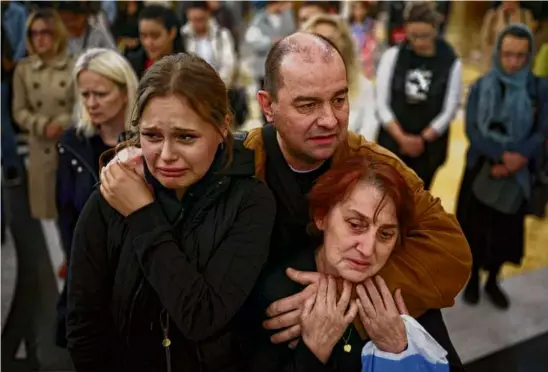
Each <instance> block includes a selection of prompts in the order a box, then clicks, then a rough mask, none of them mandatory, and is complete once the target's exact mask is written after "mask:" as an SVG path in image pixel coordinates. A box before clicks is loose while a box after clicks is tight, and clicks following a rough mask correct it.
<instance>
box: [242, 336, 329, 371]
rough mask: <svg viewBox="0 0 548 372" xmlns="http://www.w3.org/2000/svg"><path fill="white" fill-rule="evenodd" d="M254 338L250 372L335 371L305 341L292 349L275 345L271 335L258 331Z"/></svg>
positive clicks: (285, 344) (284, 345) (283, 345)
mask: <svg viewBox="0 0 548 372" xmlns="http://www.w3.org/2000/svg"><path fill="white" fill-rule="evenodd" d="M256 334H258V336H256V337H253V338H254V339H253V340H252V341H253V346H252V349H251V350H253V352H252V353H250V355H252V357H251V364H250V368H249V371H250V372H330V371H334V369H333V366H332V364H331V363H329V362H328V363H327V364H323V363H322V362H321V361H320V360H319V359H318V358H317V357H316V355H314V353H313V352H312V351H310V349H309V348H308V347H307V346H306V344H305V343H304V342H303V340H299V343H298V344H297V347H296V348H295V349H294V350H293V349H290V348H289V346H288V344H287V343H284V344H273V343H272V342H271V341H270V334H269V333H268V332H266V331H264V330H258V331H257V333H256Z"/></svg>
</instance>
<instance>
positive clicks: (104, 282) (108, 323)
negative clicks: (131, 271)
mask: <svg viewBox="0 0 548 372" xmlns="http://www.w3.org/2000/svg"><path fill="white" fill-rule="evenodd" d="M101 203H103V204H105V202H104V200H103V199H102V197H101V195H100V193H99V192H98V191H95V192H94V193H93V194H92V195H91V196H90V198H89V200H88V202H87V203H86V205H85V207H84V209H83V211H82V214H81V216H80V219H79V220H78V223H77V224H76V229H75V231H74V240H73V247H72V257H71V261H70V266H69V278H70V280H69V281H68V314H67V340H68V350H69V352H70V355H71V357H72V361H73V363H74V366H75V368H76V370H77V371H78V372H98V371H107V372H110V371H115V370H116V368H115V367H114V365H113V364H114V362H113V361H114V360H115V358H114V356H115V353H116V350H115V348H114V347H113V345H114V339H115V335H114V332H113V329H114V326H113V324H112V320H111V314H110V312H109V304H110V301H111V288H112V281H111V277H112V275H111V273H110V270H109V267H111V266H112V265H110V262H109V256H108V250H107V222H108V218H107V217H106V215H105V212H104V210H105V209H104V208H102V207H101Z"/></svg>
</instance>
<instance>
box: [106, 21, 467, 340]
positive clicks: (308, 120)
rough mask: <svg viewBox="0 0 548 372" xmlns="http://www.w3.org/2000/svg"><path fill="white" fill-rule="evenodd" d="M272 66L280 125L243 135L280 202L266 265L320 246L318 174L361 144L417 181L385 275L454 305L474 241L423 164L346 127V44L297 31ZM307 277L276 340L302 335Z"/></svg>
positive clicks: (274, 309) (268, 104) (271, 104)
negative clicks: (425, 179) (423, 173)
mask: <svg viewBox="0 0 548 372" xmlns="http://www.w3.org/2000/svg"><path fill="white" fill-rule="evenodd" d="M266 71H268V74H267V76H266V77H267V79H266V82H267V84H266V86H265V87H266V90H263V91H260V92H259V94H258V101H259V104H260V105H261V108H262V109H263V112H264V113H265V114H266V115H267V116H268V118H269V120H270V121H272V122H274V123H275V124H276V125H275V126H274V125H267V126H264V127H262V128H256V129H253V130H252V131H250V132H249V133H247V134H246V138H245V140H244V145H245V147H246V148H248V149H251V150H253V151H254V152H255V174H256V177H257V178H258V179H261V180H263V181H265V182H266V184H267V185H268V187H269V188H270V189H271V190H272V192H273V194H274V197H275V199H276V203H277V207H276V221H275V226H274V230H273V233H272V239H271V243H270V252H269V257H268V261H267V269H265V270H266V271H265V272H268V271H269V270H270V269H271V268H272V269H276V268H278V267H280V266H281V265H284V264H285V263H286V262H287V260H288V259H290V258H291V257H293V256H295V255H297V254H298V252H300V251H302V250H307V249H309V248H310V247H318V246H319V245H318V241H317V239H315V238H314V237H311V236H310V235H309V234H307V225H308V224H309V222H310V218H309V210H308V201H307V199H306V195H307V194H308V192H309V191H310V189H311V188H312V186H313V184H314V182H315V181H316V180H317V179H318V177H319V176H321V175H322V174H323V173H325V172H326V171H327V170H328V169H329V168H330V167H331V165H332V164H333V163H334V162H336V161H338V160H341V159H345V158H347V157H349V156H351V155H354V154H359V155H362V156H371V157H373V158H375V159H380V160H383V161H386V162H389V163H390V164H391V165H392V166H394V167H395V168H396V169H398V172H400V173H401V174H402V175H403V176H404V178H405V180H406V182H407V183H408V185H409V187H410V188H411V189H412V190H413V200H414V204H415V214H414V217H413V229H412V230H411V231H410V232H409V234H408V236H407V237H406V238H405V239H404V240H403V241H402V249H400V250H398V251H397V252H395V253H394V254H393V255H391V256H390V258H389V261H388V264H387V265H386V266H385V267H384V268H383V270H382V272H381V273H380V275H381V276H382V277H383V279H384V280H385V281H386V283H387V285H388V286H389V288H390V290H391V291H393V290H395V289H396V288H400V289H402V293H403V297H404V299H405V301H406V304H407V308H408V309H409V312H410V314H411V315H412V316H415V317H418V316H420V315H422V314H423V313H424V312H425V311H427V310H429V309H439V308H443V307H447V306H452V305H453V304H454V298H455V296H456V295H457V294H458V293H459V292H460V291H461V289H462V288H463V286H464V284H465V283H466V281H467V280H468V277H469V274H470V267H471V254H470V248H469V247H468V244H467V242H466V239H465V237H464V235H463V234H462V231H461V229H460V226H459V225H458V222H457V221H456V219H455V218H454V217H453V216H451V215H450V214H448V213H446V212H445V211H444V209H443V207H442V206H441V204H440V202H439V199H438V198H434V197H432V195H431V194H430V193H429V192H428V191H426V190H424V188H423V186H422V182H421V181H420V179H419V178H418V177H417V176H416V174H415V173H414V172H412V171H411V170H410V169H409V168H408V167H406V166H405V164H403V163H402V162H401V161H400V160H399V159H397V157H396V156H394V155H393V154H391V153H390V152H388V151H386V150H385V149H383V148H381V147H380V146H378V145H377V144H375V143H373V142H370V141H367V140H365V139H364V138H363V137H362V136H359V135H357V134H355V133H351V132H348V131H347V130H348V114H349V108H348V97H347V92H348V81H347V72H346V67H345V64H344V60H343V57H342V55H341V53H340V51H338V49H337V47H336V46H335V45H334V44H333V43H332V42H331V41H329V40H328V39H326V38H324V37H322V36H319V35H315V34H311V33H306V32H299V33H295V34H293V35H291V36H288V37H286V38H284V39H282V40H281V41H280V42H278V43H276V44H275V45H274V47H273V48H272V50H271V51H270V52H269V54H268V58H267V62H266ZM136 159H138V157H135V158H130V159H128V160H127V162H128V163H131V162H133V161H134V160H136ZM111 163H113V164H114V163H115V162H111ZM319 243H321V241H320V242H319ZM441 268H443V269H441ZM441 272H443V275H440V273H441ZM261 280H262V278H261V279H259V281H258V287H260V283H261ZM296 280H299V279H298V278H297V279H296ZM299 282H301V284H309V285H308V286H307V288H306V289H305V290H304V291H302V292H301V293H299V294H296V295H294V296H291V297H288V298H284V299H281V300H279V301H276V302H275V303H273V304H272V305H271V306H270V307H269V311H268V315H269V316H270V317H271V318H270V319H269V320H268V321H267V322H266V323H265V326H266V327H268V328H269V329H276V330H278V331H279V333H278V334H276V335H275V336H273V341H274V342H277V343H279V342H285V341H290V340H292V339H294V338H297V337H299V335H300V331H299V329H300V327H299V324H298V317H299V314H300V313H301V312H302V309H303V306H304V302H305V300H306V299H307V298H308V297H309V296H310V293H311V288H312V289H314V287H315V285H316V283H309V282H307V283H305V282H303V281H302V280H301V281H299ZM417 283H420V284H419V285H417ZM244 319H245V317H244Z"/></svg>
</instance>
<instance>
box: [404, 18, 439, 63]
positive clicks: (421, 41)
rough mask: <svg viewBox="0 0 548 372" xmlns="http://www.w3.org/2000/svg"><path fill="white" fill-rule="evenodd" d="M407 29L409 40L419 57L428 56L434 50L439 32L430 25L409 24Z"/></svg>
mask: <svg viewBox="0 0 548 372" xmlns="http://www.w3.org/2000/svg"><path fill="white" fill-rule="evenodd" d="M405 27H406V29H405V33H406V36H407V40H409V43H410V44H411V47H412V48H413V50H414V51H415V53H417V54H419V55H428V54H430V53H431V52H432V51H433V49H434V43H435V41H436V36H437V35H438V33H437V30H436V29H435V28H434V26H432V25H431V24H429V23H423V22H413V23H408V24H407V25H406V26H405Z"/></svg>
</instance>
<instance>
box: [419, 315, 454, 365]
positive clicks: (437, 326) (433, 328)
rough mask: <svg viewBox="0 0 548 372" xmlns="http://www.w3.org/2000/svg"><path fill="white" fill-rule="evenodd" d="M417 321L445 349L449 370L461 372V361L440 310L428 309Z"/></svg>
mask: <svg viewBox="0 0 548 372" xmlns="http://www.w3.org/2000/svg"><path fill="white" fill-rule="evenodd" d="M417 321H418V322H419V323H420V324H421V325H422V326H423V327H424V329H426V331H427V332H428V333H429V334H430V335H431V336H432V337H434V339H435V340H436V341H437V342H438V343H439V344H440V345H441V347H443V348H444V349H445V351H447V361H448V362H449V367H450V371H451V372H463V371H464V367H463V365H462V361H461V360H460V357H459V355H458V354H457V351H456V350H455V347H454V346H453V343H452V342H451V338H450V337H449V332H447V327H446V326H445V322H444V321H443V316H442V314H441V310H439V309H432V310H428V311H427V312H426V313H424V314H423V315H421V316H420V317H418V318H417Z"/></svg>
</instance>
